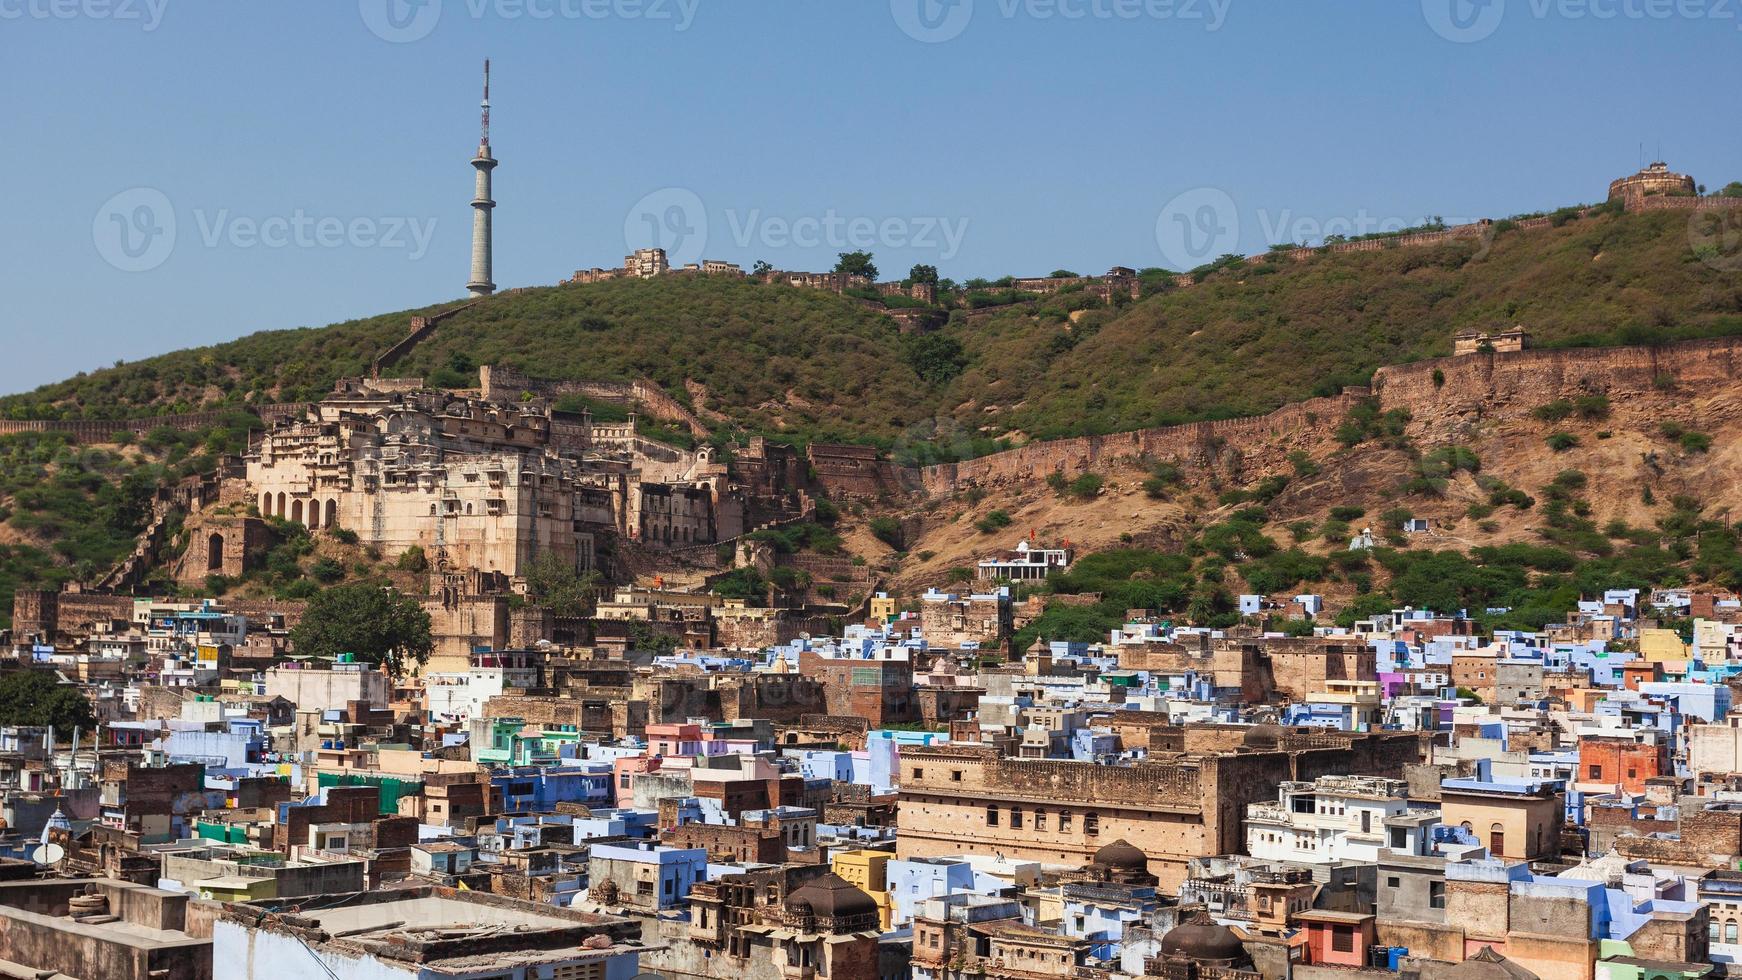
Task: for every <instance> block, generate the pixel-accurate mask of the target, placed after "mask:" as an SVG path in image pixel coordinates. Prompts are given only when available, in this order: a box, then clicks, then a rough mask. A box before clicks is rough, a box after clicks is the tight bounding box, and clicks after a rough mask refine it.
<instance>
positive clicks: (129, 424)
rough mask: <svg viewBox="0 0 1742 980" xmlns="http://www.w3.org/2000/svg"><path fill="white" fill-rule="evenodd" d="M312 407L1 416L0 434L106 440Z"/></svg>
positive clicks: (274, 417) (268, 417)
mask: <svg viewBox="0 0 1742 980" xmlns="http://www.w3.org/2000/svg"><path fill="white" fill-rule="evenodd" d="M312 407H313V406H312V405H310V404H309V403H307V402H289V403H285V404H280V405H261V406H259V407H254V406H248V407H243V408H237V409H234V410H225V411H216V412H189V413H187V414H184V415H157V416H152V417H150V418H138V419H31V420H27V421H19V420H15V419H6V420H0V436H10V435H18V434H20V433H24V432H61V433H65V434H66V435H68V436H70V437H71V438H72V440H73V441H74V442H84V443H105V442H114V441H115V436H116V434H117V433H121V432H126V433H129V434H132V435H139V434H140V433H144V432H150V431H151V430H152V429H156V428H164V427H167V428H171V429H178V430H181V431H184V432H191V431H198V430H200V429H207V428H210V427H212V426H214V425H217V424H219V423H220V422H222V421H224V420H225V419H226V418H227V417H229V416H230V415H233V414H234V413H235V412H237V411H242V412H249V413H252V414H255V415H258V416H260V418H261V420H262V421H264V422H265V423H266V424H267V425H268V426H270V425H271V424H272V423H274V422H276V421H278V420H279V419H282V418H288V417H290V416H294V415H301V414H303V413H305V412H307V411H309V410H310V409H311V408H312Z"/></svg>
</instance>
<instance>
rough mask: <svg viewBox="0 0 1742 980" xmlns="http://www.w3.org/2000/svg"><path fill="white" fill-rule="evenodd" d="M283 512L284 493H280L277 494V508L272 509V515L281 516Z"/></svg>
mask: <svg viewBox="0 0 1742 980" xmlns="http://www.w3.org/2000/svg"><path fill="white" fill-rule="evenodd" d="M284 513H285V511H284V494H282V493H281V494H279V495H278V509H277V510H275V511H273V512H272V514H273V516H274V517H283V516H284Z"/></svg>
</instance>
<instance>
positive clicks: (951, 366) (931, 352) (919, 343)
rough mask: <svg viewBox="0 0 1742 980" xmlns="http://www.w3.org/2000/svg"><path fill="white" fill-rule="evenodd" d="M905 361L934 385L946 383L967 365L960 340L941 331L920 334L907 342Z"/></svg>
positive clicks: (916, 372)
mask: <svg viewBox="0 0 1742 980" xmlns="http://www.w3.org/2000/svg"><path fill="white" fill-rule="evenodd" d="M907 363H908V365H909V366H911V367H912V368H913V371H914V373H915V374H917V375H919V376H920V377H921V378H924V379H925V380H926V381H928V382H930V383H931V384H934V385H941V384H946V383H948V382H950V381H951V380H953V379H954V378H955V377H956V376H957V375H959V374H961V373H962V370H963V369H964V368H966V367H967V366H968V357H967V355H966V354H965V353H963V352H962V345H961V342H960V341H958V340H956V338H954V337H950V336H946V335H944V334H941V333H928V334H921V335H920V336H917V337H914V338H913V339H911V340H910V341H908V344H907Z"/></svg>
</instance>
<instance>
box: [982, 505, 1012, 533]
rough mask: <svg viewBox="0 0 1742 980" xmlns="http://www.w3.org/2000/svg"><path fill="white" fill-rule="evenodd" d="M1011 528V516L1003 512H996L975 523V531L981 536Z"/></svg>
mask: <svg viewBox="0 0 1742 980" xmlns="http://www.w3.org/2000/svg"><path fill="white" fill-rule="evenodd" d="M1009 526H1010V515H1009V514H1006V513H1005V512H1003V511H1001V510H995V511H992V512H991V513H989V514H987V515H986V516H985V517H982V518H980V519H979V520H977V521H975V522H974V528H975V530H977V531H979V532H980V533H981V534H993V533H995V532H998V531H1002V530H1003V529H1005V528H1007V527H1009Z"/></svg>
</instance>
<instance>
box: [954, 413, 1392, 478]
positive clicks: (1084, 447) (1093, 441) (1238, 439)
mask: <svg viewBox="0 0 1742 980" xmlns="http://www.w3.org/2000/svg"><path fill="white" fill-rule="evenodd" d="M1365 394H1366V390H1365V389H1349V390H1348V391H1345V392H1344V393H1343V394H1341V395H1335V396H1332V397H1329V398H1314V399H1310V400H1308V401H1304V402H1299V403H1297V404H1294V405H1285V406H1283V407H1282V408H1279V409H1277V410H1276V411H1274V412H1271V413H1270V414H1268V415H1259V416H1253V417H1249V418H1238V419H1221V420H1218V421H1214V422H1192V423H1189V424H1186V425H1170V426H1163V427H1161V428H1155V429H1137V430H1135V431H1131V432H1116V433H1111V434H1108V435H1099V436H1078V437H1076V438H1072V439H1053V440H1047V441H1044V442H1034V443H1029V444H1028V445H1026V446H1022V447H1020V448H1018V449H1011V450H1006V451H1005V452H1001V453H993V454H991V455H989V456H981V457H979V458H977V459H970V460H964V461H962V462H959V463H942V464H939V465H936V466H928V467H925V468H924V469H923V470H922V471H921V477H922V480H923V483H924V486H925V488H926V489H927V490H928V491H930V492H932V493H948V492H950V491H952V490H954V489H956V488H958V487H962V486H968V485H975V484H990V483H1001V482H1005V481H1011V480H1022V481H1029V480H1034V479H1037V478H1039V477H1042V476H1045V475H1046V474H1048V473H1054V472H1059V473H1064V474H1065V475H1067V476H1069V475H1074V474H1077V473H1082V472H1086V471H1089V470H1093V469H1098V468H1103V467H1106V466H1108V465H1111V464H1114V463H1117V462H1122V461H1131V460H1137V459H1140V458H1143V457H1154V458H1156V459H1167V458H1174V459H1180V458H1186V457H1190V456H1192V455H1194V454H1198V453H1202V452H1204V451H1205V450H1207V449H1209V448H1211V447H1214V446H1216V445H1217V444H1218V443H1219V442H1228V443H1235V444H1249V443H1255V442H1296V441H1298V442H1302V443H1305V442H1309V441H1312V440H1313V439H1316V438H1318V437H1319V436H1321V435H1323V434H1324V433H1325V432H1328V431H1329V430H1330V429H1331V428H1334V427H1335V426H1336V425H1337V424H1338V423H1340V422H1341V421H1342V419H1343V416H1344V415H1346V414H1348V411H1349V408H1350V407H1351V406H1352V405H1353V404H1354V403H1355V401H1356V400H1357V399H1358V398H1360V397H1362V396H1364V395H1365Z"/></svg>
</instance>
